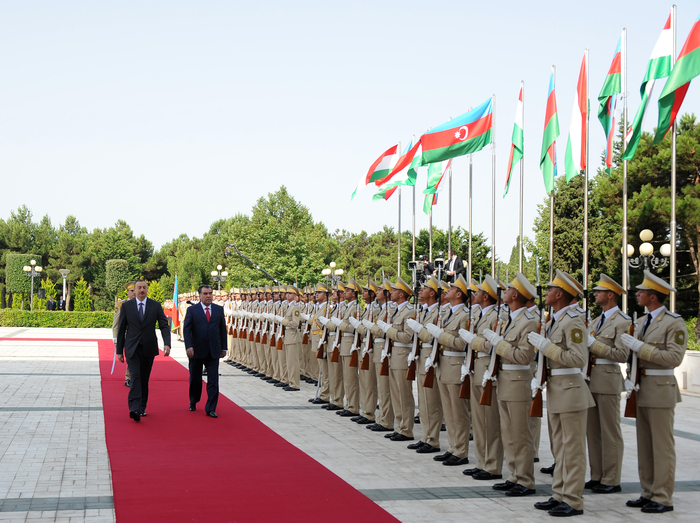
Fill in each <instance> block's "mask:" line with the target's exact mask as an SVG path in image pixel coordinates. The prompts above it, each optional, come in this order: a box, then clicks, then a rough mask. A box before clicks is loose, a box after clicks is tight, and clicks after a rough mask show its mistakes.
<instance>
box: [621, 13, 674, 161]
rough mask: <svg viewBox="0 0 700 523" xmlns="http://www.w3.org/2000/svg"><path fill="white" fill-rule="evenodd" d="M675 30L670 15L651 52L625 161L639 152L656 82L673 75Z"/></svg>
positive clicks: (629, 135) (628, 137) (624, 157)
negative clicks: (646, 115)
mask: <svg viewBox="0 0 700 523" xmlns="http://www.w3.org/2000/svg"><path fill="white" fill-rule="evenodd" d="M672 55H673V30H672V29H671V15H670V14H669V15H668V20H666V25H664V28H663V31H661V36H659V39H658V40H657V41H656V45H655V46H654V50H653V51H652V52H651V58H649V63H648V64H647V72H646V73H645V74H644V80H643V81H642V87H640V89H639V91H640V93H641V95H642V103H641V104H640V106H639V109H637V114H636V115H635V116H634V122H632V127H631V129H630V131H629V132H628V136H627V137H626V138H625V141H626V142H627V147H626V149H625V152H624V154H623V155H622V159H623V160H631V159H632V158H634V153H635V152H637V146H638V145H639V138H640V137H641V136H642V123H644V113H646V110H647V103H648V102H649V98H650V97H651V91H652V90H653V89H654V81H655V80H657V79H659V78H666V77H667V76H668V75H669V74H670V73H671V61H672V59H673V56H672Z"/></svg>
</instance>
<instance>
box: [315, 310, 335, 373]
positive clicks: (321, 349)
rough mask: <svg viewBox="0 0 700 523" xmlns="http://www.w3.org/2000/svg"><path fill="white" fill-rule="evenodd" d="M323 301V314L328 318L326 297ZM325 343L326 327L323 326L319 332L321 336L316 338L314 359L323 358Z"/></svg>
mask: <svg viewBox="0 0 700 523" xmlns="http://www.w3.org/2000/svg"><path fill="white" fill-rule="evenodd" d="M323 303H325V304H326V312H325V314H326V318H328V314H329V311H330V309H331V308H330V307H329V305H330V304H329V303H328V300H327V299H326V301H325V302H323ZM327 343H328V328H327V327H323V331H322V332H321V337H320V338H319V339H318V348H317V349H316V359H317V360H322V359H323V353H324V347H325V346H326V344H327Z"/></svg>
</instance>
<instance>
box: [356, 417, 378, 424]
mask: <svg viewBox="0 0 700 523" xmlns="http://www.w3.org/2000/svg"><path fill="white" fill-rule="evenodd" d="M370 423H374V421H373V420H371V419H367V418H365V417H364V416H363V417H362V419H361V420H360V421H358V422H357V424H358V425H369V424H370Z"/></svg>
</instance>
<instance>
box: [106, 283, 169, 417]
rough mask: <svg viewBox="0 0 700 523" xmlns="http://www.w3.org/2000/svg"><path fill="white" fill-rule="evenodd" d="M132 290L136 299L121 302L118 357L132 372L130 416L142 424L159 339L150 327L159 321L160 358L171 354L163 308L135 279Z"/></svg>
mask: <svg viewBox="0 0 700 523" xmlns="http://www.w3.org/2000/svg"><path fill="white" fill-rule="evenodd" d="M134 289H135V292H136V296H135V298H134V299H132V300H128V301H126V302H124V304H123V305H122V307H121V311H120V313H119V329H118V332H117V357H118V358H119V361H120V362H121V363H124V354H125V353H126V357H127V364H128V365H129V372H130V373H131V387H130V389H129V417H130V418H131V419H133V420H134V421H141V418H142V417H144V416H145V415H146V404H147V403H148V380H149V378H150V377H151V369H152V368H153V360H154V359H155V357H156V356H157V355H158V338H157V337H156V333H155V330H154V328H153V327H154V325H155V324H156V322H158V328H159V329H160V332H161V334H162V336H163V355H164V356H166V357H167V356H169V355H170V328H169V327H168V319H167V318H166V317H165V313H164V312H163V307H161V305H160V303H158V302H157V301H155V300H152V299H150V298H148V284H147V283H146V282H145V281H143V280H138V281H137V282H136V284H135V286H134Z"/></svg>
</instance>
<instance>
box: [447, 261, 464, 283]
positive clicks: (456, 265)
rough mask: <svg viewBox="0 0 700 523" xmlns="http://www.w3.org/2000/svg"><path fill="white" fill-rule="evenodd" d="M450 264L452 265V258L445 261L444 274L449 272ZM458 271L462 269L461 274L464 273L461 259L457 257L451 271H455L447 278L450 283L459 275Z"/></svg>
mask: <svg viewBox="0 0 700 523" xmlns="http://www.w3.org/2000/svg"><path fill="white" fill-rule="evenodd" d="M450 263H452V258H450V259H448V260H445V272H449V270H450ZM460 269H462V272H464V262H463V261H462V258H460V257H459V256H457V257H456V258H455V263H454V268H453V269H452V270H453V271H455V273H454V274H453V275H452V276H448V278H449V279H450V281H451V282H454V281H455V280H456V279H457V276H459V274H460V273H459V272H458V271H459V270H460ZM465 277H466V276H465Z"/></svg>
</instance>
